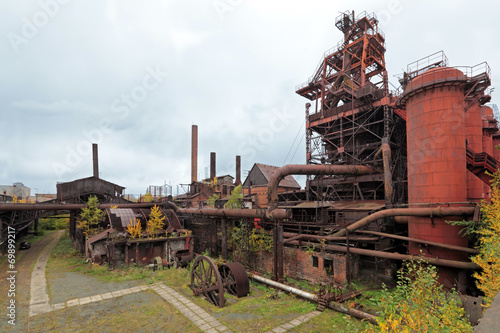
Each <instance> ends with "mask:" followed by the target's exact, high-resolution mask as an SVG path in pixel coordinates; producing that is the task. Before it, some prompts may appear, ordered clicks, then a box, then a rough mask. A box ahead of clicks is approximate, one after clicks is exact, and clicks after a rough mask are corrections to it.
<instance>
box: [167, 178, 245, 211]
mask: <svg viewBox="0 0 500 333" xmlns="http://www.w3.org/2000/svg"><path fill="white" fill-rule="evenodd" d="M216 178H217V181H216V182H215V181H213V180H212V179H210V178H207V179H204V180H202V181H201V182H198V181H197V182H193V183H192V184H191V185H190V186H189V191H188V192H187V193H185V194H181V195H178V196H177V197H176V198H175V200H176V202H177V203H178V204H179V205H180V206H182V207H194V208H200V207H204V206H206V201H207V199H208V198H210V197H211V196H212V195H214V194H218V195H219V200H218V203H217V204H216V206H220V207H217V208H222V206H223V205H224V203H225V202H226V201H227V196H228V195H230V194H231V192H232V191H233V190H234V188H235V187H236V185H235V184H234V177H233V176H231V175H222V176H218V177H216Z"/></svg>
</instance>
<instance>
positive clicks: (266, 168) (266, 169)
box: [255, 163, 300, 188]
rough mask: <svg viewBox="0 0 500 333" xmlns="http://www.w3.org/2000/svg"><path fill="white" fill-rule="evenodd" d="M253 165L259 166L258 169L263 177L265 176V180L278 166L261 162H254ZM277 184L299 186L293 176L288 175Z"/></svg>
mask: <svg viewBox="0 0 500 333" xmlns="http://www.w3.org/2000/svg"><path fill="white" fill-rule="evenodd" d="M255 166H257V167H258V168H259V170H260V171H261V172H262V174H263V175H264V177H266V179H267V181H268V182H269V178H271V175H272V174H273V172H274V171H275V170H276V169H278V167H276V166H273V165H267V164H262V163H255ZM279 186H283V187H294V188H300V185H299V183H297V181H296V180H295V178H293V176H291V175H288V176H286V177H285V178H284V179H283V180H282V181H281V182H280V184H279Z"/></svg>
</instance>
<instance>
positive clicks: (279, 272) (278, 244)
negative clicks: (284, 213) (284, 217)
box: [273, 222, 283, 282]
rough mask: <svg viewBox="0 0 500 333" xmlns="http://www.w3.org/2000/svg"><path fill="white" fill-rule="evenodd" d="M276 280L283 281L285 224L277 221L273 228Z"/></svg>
mask: <svg viewBox="0 0 500 333" xmlns="http://www.w3.org/2000/svg"><path fill="white" fill-rule="evenodd" d="M273 264H274V265H273V266H274V267H273V270H274V281H278V282H283V226H281V225H278V223H277V222H276V223H275V224H274V228H273Z"/></svg>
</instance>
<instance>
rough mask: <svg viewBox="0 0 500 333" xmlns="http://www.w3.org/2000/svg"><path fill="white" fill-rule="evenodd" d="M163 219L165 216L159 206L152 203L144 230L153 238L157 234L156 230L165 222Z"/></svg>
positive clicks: (161, 227)
mask: <svg viewBox="0 0 500 333" xmlns="http://www.w3.org/2000/svg"><path fill="white" fill-rule="evenodd" d="M164 221H165V216H164V215H163V212H162V211H161V210H160V207H158V206H156V205H154V206H153V208H152V209H151V213H149V220H148V224H147V227H146V232H147V233H148V235H149V237H151V238H155V237H156V236H157V235H158V232H159V231H160V230H161V229H163V225H164V224H165V222H164Z"/></svg>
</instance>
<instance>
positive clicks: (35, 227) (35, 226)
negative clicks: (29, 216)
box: [33, 217, 38, 235]
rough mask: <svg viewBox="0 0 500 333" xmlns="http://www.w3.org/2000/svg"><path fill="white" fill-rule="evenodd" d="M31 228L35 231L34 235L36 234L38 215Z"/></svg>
mask: <svg viewBox="0 0 500 333" xmlns="http://www.w3.org/2000/svg"><path fill="white" fill-rule="evenodd" d="M34 224H35V225H34V227H33V230H34V231H35V235H38V217H37V218H36V219H35V223H34Z"/></svg>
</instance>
